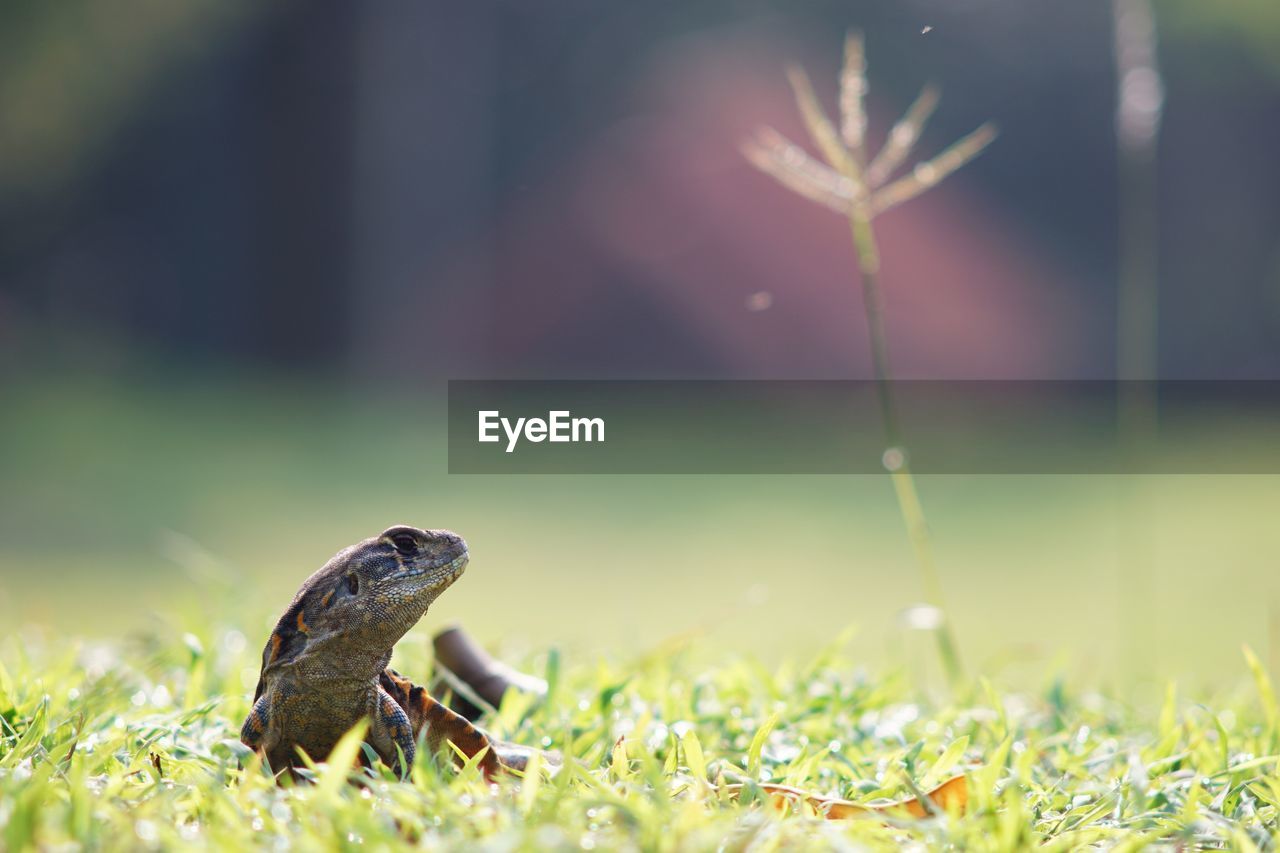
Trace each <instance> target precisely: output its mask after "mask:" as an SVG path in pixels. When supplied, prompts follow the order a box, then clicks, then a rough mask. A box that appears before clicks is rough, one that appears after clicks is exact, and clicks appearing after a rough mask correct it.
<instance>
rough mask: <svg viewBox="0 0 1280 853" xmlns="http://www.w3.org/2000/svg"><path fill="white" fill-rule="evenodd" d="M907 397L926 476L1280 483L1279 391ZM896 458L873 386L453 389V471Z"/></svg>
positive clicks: (483, 384)
mask: <svg viewBox="0 0 1280 853" xmlns="http://www.w3.org/2000/svg"><path fill="white" fill-rule="evenodd" d="M894 388H895V392H894V394H895V398H896V409H897V412H898V421H899V423H900V424H901V428H902V437H903V441H902V442H901V444H902V445H903V446H904V447H906V448H908V449H909V453H908V454H907V456H906V458H907V459H908V460H909V463H910V466H911V468H912V469H913V470H914V471H916V472H917V473H922V474H1129V473H1147V474H1158V473H1167V474H1209V473H1212V474H1274V473H1280V382H1270V381H1231V382H1220V381H1169V382H1158V383H1148V382H1104V381H1017V382H1004V381H1001V382H994V381H906V382H898V383H896V384H895V386H894ZM886 449H887V443H886V436H885V429H884V421H883V417H882V410H881V407H880V401H879V397H878V396H877V389H876V385H875V383H874V382H871V381H701V380H697V381H509V380H499V381H479V380H457V381H451V382H450V383H449V472H450V473H452V474H872V473H885V471H886V468H885V463H886ZM888 459H889V461H890V463H891V464H892V461H893V460H894V459H895V455H894V454H893V453H890V454H889V456H888Z"/></svg>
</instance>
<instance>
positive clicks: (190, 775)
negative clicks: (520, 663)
mask: <svg viewBox="0 0 1280 853" xmlns="http://www.w3.org/2000/svg"><path fill="white" fill-rule="evenodd" d="M212 624H213V623H212V622H210V623H209V624H207V625H206V627H204V628H202V629H197V630H196V631H195V633H189V634H176V633H173V634H148V635H145V636H142V637H139V638H137V639H135V640H133V641H131V642H129V643H125V644H120V645H118V646H103V645H94V644H70V643H64V642H45V641H41V640H39V639H37V638H30V637H28V638H26V642H25V643H23V644H18V643H15V642H10V643H9V644H8V645H7V647H6V648H5V649H4V651H3V661H4V668H3V670H0V719H2V720H3V724H2V726H3V732H4V734H3V737H2V738H0V847H4V848H7V849H10V850H21V849H25V848H29V847H39V848H41V849H75V848H76V846H77V845H79V846H83V847H86V848H89V849H108V850H110V849H137V848H140V847H157V848H163V847H188V846H197V847H216V848H244V847H249V846H253V847H258V846H293V847H297V848H299V849H329V848H351V849H354V848H363V849H382V848H385V847H398V846H407V845H409V844H413V843H417V844H427V845H430V846H432V847H436V846H443V847H454V848H462V849H470V848H471V847H472V846H473V845H474V844H475V842H477V841H483V842H485V844H486V845H488V847H489V848H490V849H519V848H523V847H540V848H563V849H568V848H575V849H579V848H586V849H590V848H591V847H595V848H601V849H662V850H674V849H752V850H771V849H796V848H805V847H811V848H815V849H827V848H830V847H831V846H833V845H841V844H843V845H846V846H850V845H869V846H871V847H873V848H885V849H891V848H893V847H895V846H898V845H901V844H903V843H907V842H919V843H922V844H927V845H929V846H944V845H956V846H958V847H959V848H960V849H1013V848H1018V847H1024V846H1026V845H1046V846H1047V847H1048V848H1050V849H1066V848H1073V847H1076V846H1079V845H1082V844H1093V843H1100V844H1105V845H1112V844H1122V845H1138V844H1142V843H1148V842H1153V841H1162V842H1165V843H1169V844H1180V845H1184V846H1187V847H1214V846H1219V845H1226V846H1230V847H1234V848H1245V849H1247V848H1249V847H1251V846H1258V847H1267V846H1268V845H1269V844H1270V843H1271V842H1270V839H1271V838H1272V836H1273V834H1274V833H1275V832H1276V831H1277V820H1278V818H1280V777H1277V765H1278V764H1280V755H1278V754H1277V753H1278V752H1280V742H1278V735H1280V730H1278V728H1277V715H1276V707H1275V698H1274V696H1273V695H1272V693H1271V690H1270V687H1269V685H1268V684H1267V683H1266V681H1265V676H1263V675H1261V672H1262V670H1261V667H1260V666H1258V667H1257V669H1256V672H1257V674H1258V680H1257V681H1256V682H1252V681H1250V679H1249V670H1248V668H1247V667H1246V665H1245V662H1243V661H1242V662H1241V663H1240V665H1239V666H1238V667H1236V669H1237V670H1238V675H1239V676H1240V680H1239V689H1238V690H1235V691H1230V690H1229V691H1227V692H1223V693H1219V694H1218V695H1216V696H1200V697H1183V696H1181V695H1178V694H1177V693H1176V691H1175V689H1174V687H1173V686H1172V685H1170V686H1169V687H1168V690H1167V693H1166V696H1165V697H1164V699H1163V700H1157V701H1155V702H1154V703H1152V704H1151V705H1150V706H1149V707H1148V706H1146V705H1144V704H1142V703H1137V704H1130V702H1129V699H1130V698H1131V697H1117V696H1111V695H1105V694H1098V693H1094V692H1091V691H1090V690H1088V689H1087V688H1086V687H1083V686H1076V685H1073V684H1067V683H1063V682H1061V681H1052V682H1050V683H1048V684H1046V685H1045V686H1044V687H1043V688H1042V689H1040V690H1038V691H1035V692H1027V693H999V692H996V691H995V690H994V689H993V688H991V687H990V686H988V685H985V684H982V683H974V684H971V685H968V686H966V688H965V690H966V692H965V693H964V694H963V695H958V696H956V697H954V698H952V699H949V700H945V701H938V700H931V699H929V698H928V697H927V696H925V695H923V694H922V692H921V691H920V690H919V689H918V688H917V687H916V686H914V684H913V680H912V679H911V678H909V677H908V675H907V673H905V672H903V671H876V672H866V671H863V670H862V669H861V668H860V667H859V666H858V665H857V664H856V662H854V661H852V660H851V659H850V658H849V657H848V656H847V654H846V653H845V651H844V650H843V649H842V648H841V647H839V646H836V647H833V648H831V649H829V650H827V651H825V652H823V653H822V654H820V655H818V656H816V657H815V658H813V659H812V660H809V661H808V662H805V663H799V664H784V665H780V666H778V667H776V668H769V667H765V666H762V665H760V664H759V663H757V662H754V661H752V660H751V659H749V658H744V657H729V658H724V659H722V660H721V661H720V662H719V663H718V664H715V665H706V664H704V663H701V662H699V661H696V660H695V659H696V658H697V657H698V655H697V650H696V649H689V648H686V647H683V646H682V645H680V644H671V645H667V646H663V647H659V648H656V649H653V650H652V651H651V652H649V653H647V654H642V655H640V656H638V657H635V658H630V659H616V660H614V659H607V658H602V657H601V656H600V655H598V654H581V655H569V654H565V655H563V656H560V655H555V654H553V655H551V656H545V655H544V656H541V657H537V658H533V659H530V660H527V661H524V663H525V664H526V665H528V666H529V667H530V668H532V669H533V670H535V671H540V672H543V673H545V674H547V675H548V676H549V678H550V681H551V683H552V687H551V694H550V696H549V697H548V699H547V700H546V701H545V702H542V703H541V704H536V705H535V704H532V703H531V702H530V701H528V700H526V699H525V698H524V697H509V700H508V701H507V702H505V703H504V707H503V708H502V709H501V710H500V712H499V714H498V716H497V718H496V719H495V720H492V721H491V728H492V729H493V730H495V731H496V732H497V733H498V734H500V735H502V736H504V737H507V738H509V739H511V740H514V741H518V742H521V743H526V744H543V745H547V746H552V747H555V748H557V749H561V750H563V751H565V752H566V753H567V754H570V755H574V756H578V757H580V758H581V759H582V765H581V768H580V769H579V768H578V767H576V766H574V764H573V763H570V765H569V769H566V770H565V771H562V772H561V773H559V774H558V775H557V776H555V777H554V778H545V777H544V776H543V775H542V774H538V775H537V777H536V778H528V779H525V780H523V781H518V780H515V779H511V780H508V781H506V782H504V783H503V784H501V785H499V786H497V787H494V788H490V787H487V786H486V785H485V784H484V783H483V781H482V780H481V779H480V778H479V776H478V774H477V772H476V771H474V770H462V771H460V772H459V771H455V770H453V769H452V768H450V767H445V768H444V769H440V768H439V767H438V765H437V764H436V763H434V762H433V761H432V760H430V759H424V760H420V762H419V764H418V765H417V766H416V767H415V769H414V772H413V775H412V779H411V781H407V782H399V781H396V780H394V779H392V778H391V777H390V775H389V773H388V772H386V771H379V772H376V773H374V774H373V775H372V778H368V779H366V780H365V784H362V785H348V784H345V783H344V777H345V776H346V775H347V773H346V772H345V771H344V770H343V769H342V768H343V766H347V765H341V764H337V763H335V765H334V766H321V767H319V768H318V776H319V782H318V784H314V785H312V784H302V785H298V786H291V785H285V786H276V785H275V784H273V782H272V781H271V779H270V778H269V777H267V776H266V775H265V774H264V773H263V772H262V771H261V770H260V768H259V767H257V766H256V765H255V764H254V763H253V762H252V761H248V762H245V761H244V759H245V758H246V756H245V754H244V751H243V749H242V748H241V747H240V746H239V744H238V743H237V741H236V738H237V732H238V729H239V725H240V722H241V720H242V718H243V716H244V714H245V713H246V711H247V708H248V694H249V689H248V688H247V687H246V684H247V682H248V680H249V678H247V677H246V673H247V674H248V676H249V677H250V678H251V677H252V674H253V672H254V668H255V666H256V663H255V661H256V658H257V640H258V639H259V638H258V637H257V636H256V635H254V636H252V637H251V638H250V641H249V642H246V633H245V631H244V630H241V629H228V628H213V627H210V626H211V625H212ZM423 648H424V647H423V645H422V644H421V643H419V642H417V641H410V642H408V643H406V644H405V649H404V650H403V651H402V652H401V653H399V656H398V658H397V662H398V665H399V666H401V667H402V668H404V669H405V670H407V671H410V672H415V671H416V672H419V673H421V672H424V671H425V667H426V666H428V662H427V661H426V660H425V656H424V654H423ZM771 724H773V725H772V728H771V730H770V731H769V732H768V734H767V737H764V738H758V737H757V735H758V733H759V732H761V730H762V729H768V728H769V726H770V725H771ZM623 736H625V737H626V738H627V748H626V757H627V760H625V761H624V760H621V759H620V758H615V757H612V750H613V745H614V744H615V742H616V741H617V740H618V739H619V738H620V737H623ZM944 754H945V756H946V758H945V759H940V756H943V755H944ZM940 760H943V761H945V766H939V761H940ZM242 763H243V764H244V767H243V768H242V766H241V765H242ZM732 766H737V767H738V769H739V770H741V769H743V767H749V768H750V769H751V770H753V771H755V773H756V774H757V776H758V778H760V779H762V780H771V781H781V782H784V783H787V784H793V785H799V786H804V787H807V788H811V789H814V790H816V791H820V792H825V793H833V794H837V795H843V796H847V797H850V798H855V799H860V800H862V799H867V798H873V797H878V796H900V795H902V794H904V793H905V791H906V788H905V787H904V785H905V783H904V779H908V778H909V779H911V780H912V781H913V782H914V783H915V784H917V785H920V786H921V787H923V786H927V785H929V784H931V783H932V782H934V781H936V780H938V779H941V778H946V777H947V776H948V775H949V774H951V773H953V772H955V771H957V770H964V771H966V772H968V773H969V775H970V789H971V792H972V794H971V796H972V800H971V806H972V808H971V811H970V813H968V814H966V815H963V816H955V815H949V816H941V817H938V818H934V819H927V820H919V821H907V822H899V821H890V820H879V819H869V820H857V821H845V822H830V821H823V820H820V819H818V818H816V817H814V816H812V815H803V814H791V815H786V816H782V815H777V814H774V813H771V812H770V811H768V810H767V809H764V808H762V807H761V805H760V803H759V802H753V801H752V799H751V797H747V798H746V802H741V803H738V802H729V801H725V800H724V799H723V798H721V797H719V796H717V794H716V793H715V791H714V790H713V789H712V788H711V787H709V786H708V785H706V784H704V782H703V779H704V778H710V779H711V780H712V781H714V780H715V778H716V774H717V772H718V770H717V768H723V767H732ZM707 768H709V769H707ZM704 774H706V776H705V777H704Z"/></svg>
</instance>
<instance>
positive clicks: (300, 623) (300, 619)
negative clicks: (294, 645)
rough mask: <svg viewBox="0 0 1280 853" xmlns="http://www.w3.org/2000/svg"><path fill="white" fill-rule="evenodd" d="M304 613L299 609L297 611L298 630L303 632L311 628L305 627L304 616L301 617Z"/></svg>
mask: <svg viewBox="0 0 1280 853" xmlns="http://www.w3.org/2000/svg"><path fill="white" fill-rule="evenodd" d="M304 615H305V614H304V613H303V612H302V611H301V610H299V611H298V630H299V631H301V632H302V633H304V634H305V633H307V632H308V631H310V630H311V629H310V628H308V627H307V623H306V622H305V621H304V618H303V617H304Z"/></svg>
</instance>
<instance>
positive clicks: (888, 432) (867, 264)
mask: <svg viewBox="0 0 1280 853" xmlns="http://www.w3.org/2000/svg"><path fill="white" fill-rule="evenodd" d="M849 229H850V232H851V234H852V237H853V248H854V254H855V256H856V257H857V262H858V270H859V272H860V274H861V277H862V305H863V311H864V314H865V315H866V321H867V332H868V338H869V340H870V344H871V365H872V370H873V371H874V373H875V380H876V393H877V396H878V398H879V400H880V411H881V416H882V418H883V419H884V430H885V443H886V445H887V449H886V451H885V467H886V468H887V469H888V470H889V475H890V477H891V478H892V480H893V490H894V494H895V495H896V496H897V499H898V510H899V512H901V513H902V519H903V522H904V523H905V524H906V528H907V537H908V538H909V539H910V541H911V549H912V551H913V552H914V554H915V558H916V564H917V566H918V567H919V570H920V576H921V581H922V585H923V587H924V596H925V601H926V602H927V603H928V604H929V605H931V606H932V607H935V608H937V609H938V611H939V612H941V613H942V614H943V619H942V623H941V624H940V625H939V626H938V628H937V630H935V631H934V637H935V639H936V642H937V644H938V656H939V659H940V660H941V661H942V668H943V671H944V672H945V673H946V676H947V682H948V683H949V684H950V685H951V686H952V688H955V687H957V686H958V685H959V683H960V681H961V679H962V678H963V675H964V670H963V667H962V665H961V663H960V652H959V647H958V646H957V644H956V641H955V635H954V634H953V633H952V630H951V622H950V620H949V619H948V618H947V616H946V613H947V610H946V607H945V604H944V599H943V594H942V581H941V579H940V577H939V576H938V566H937V562H936V561H935V560H934V555H933V537H932V535H931V534H930V532H929V524H928V521H927V520H926V518H925V514H924V506H923V504H921V502H920V495H919V492H918V491H917V490H916V482H915V477H914V476H913V475H912V473H911V464H910V461H909V459H908V455H907V450H906V447H905V442H904V440H903V435H902V428H901V424H900V421H899V420H898V407H897V401H896V399H895V395H894V387H893V371H892V369H891V368H890V362H889V336H888V333H887V331H886V328H885V321H884V294H883V291H882V290H881V287H880V250H879V247H878V246H877V245H876V236H875V229H874V227H873V226H872V219H871V215H870V213H869V211H868V210H867V208H866V206H865V205H861V204H853V205H850V208H849Z"/></svg>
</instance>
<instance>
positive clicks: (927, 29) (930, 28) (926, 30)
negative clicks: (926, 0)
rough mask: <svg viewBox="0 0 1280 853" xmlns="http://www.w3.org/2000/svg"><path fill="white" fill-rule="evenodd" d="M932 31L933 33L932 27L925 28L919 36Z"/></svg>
mask: <svg viewBox="0 0 1280 853" xmlns="http://www.w3.org/2000/svg"><path fill="white" fill-rule="evenodd" d="M932 31H933V27H931V26H929V27H925V28H924V29H922V30H920V35H924V34H925V33H929V32H932Z"/></svg>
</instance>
